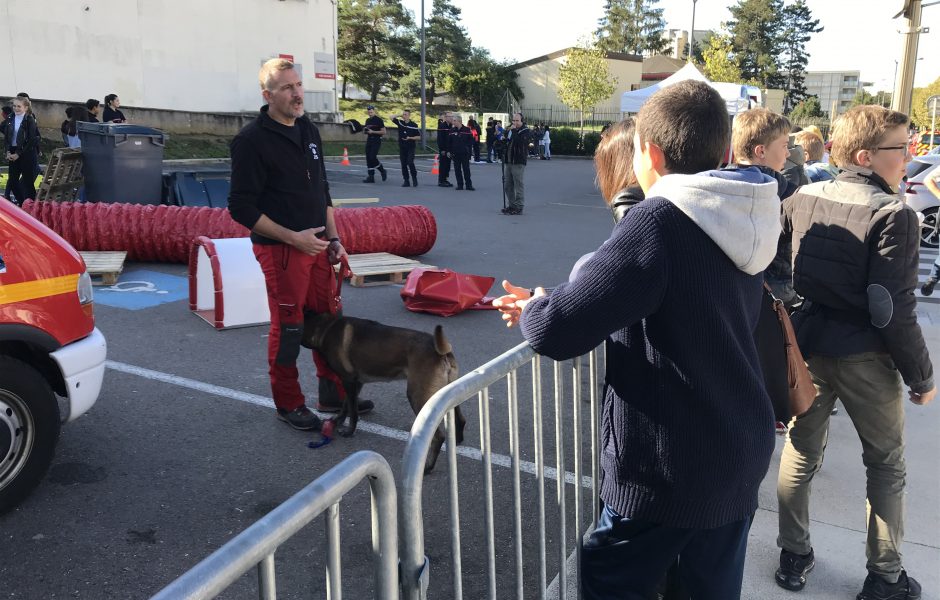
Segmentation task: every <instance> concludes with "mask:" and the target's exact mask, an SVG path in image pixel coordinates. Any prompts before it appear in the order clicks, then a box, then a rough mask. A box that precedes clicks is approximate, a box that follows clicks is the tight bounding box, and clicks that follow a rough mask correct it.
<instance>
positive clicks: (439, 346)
mask: <svg viewBox="0 0 940 600" xmlns="http://www.w3.org/2000/svg"><path fill="white" fill-rule="evenodd" d="M434 350H435V351H436V352H437V353H438V354H440V355H441V356H447V355H448V354H450V353H451V352H453V351H454V349H453V348H452V347H451V345H450V342H448V341H447V338H446V337H444V328H443V327H441V326H440V325H438V326H437V327H435V328H434Z"/></svg>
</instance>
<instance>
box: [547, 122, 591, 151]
mask: <svg viewBox="0 0 940 600" xmlns="http://www.w3.org/2000/svg"><path fill="white" fill-rule="evenodd" d="M600 141H601V134H599V133H597V132H596V131H586V132H584V138H583V139H582V138H581V136H580V134H579V133H578V130H577V129H572V128H571V127H558V128H552V154H553V155H554V154H559V155H563V154H565V155H568V156H594V150H596V149H597V145H598V144H599V143H600Z"/></svg>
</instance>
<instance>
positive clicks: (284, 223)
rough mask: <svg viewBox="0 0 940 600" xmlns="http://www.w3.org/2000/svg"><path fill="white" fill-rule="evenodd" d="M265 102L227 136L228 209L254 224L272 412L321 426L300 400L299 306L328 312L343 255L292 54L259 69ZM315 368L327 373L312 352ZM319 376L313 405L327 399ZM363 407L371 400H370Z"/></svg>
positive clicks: (301, 424)
mask: <svg viewBox="0 0 940 600" xmlns="http://www.w3.org/2000/svg"><path fill="white" fill-rule="evenodd" d="M258 79H259V81H260V83H261V89H262V96H263V97H264V100H265V102H266V103H267V105H266V106H264V107H262V109H261V114H260V115H259V116H258V118H257V119H255V120H254V121H252V122H251V123H249V124H248V125H246V126H245V127H244V128H242V130H241V131H240V132H239V133H238V135H236V136H235V138H234V139H233V140H232V144H231V154H232V189H231V192H230V193H229V212H230V213H231V214H232V218H233V219H234V220H235V221H237V222H238V223H241V224H242V225H244V226H245V227H247V228H248V229H250V230H251V241H252V245H253V248H254V253H255V257H256V258H257V259H258V262H259V263H260V264H261V270H262V272H263V273H264V280H265V285H266V287H267V291H268V307H269V308H270V311H271V330H270V334H269V336H268V365H269V367H270V368H269V371H268V373H269V374H270V376H271V391H272V394H273V396H274V405H275V406H276V407H277V416H278V418H279V419H281V420H282V421H285V422H286V423H287V424H288V425H290V426H291V427H294V428H295V429H318V428H319V427H320V419H319V418H318V417H317V416H316V415H315V414H314V413H313V412H311V411H310V409H308V408H307V407H306V405H305V401H304V395H303V392H301V390H300V384H299V382H298V372H297V364H296V363H297V356H298V355H299V353H300V339H301V335H302V334H303V322H304V312H305V311H312V312H317V313H320V312H327V311H329V310H330V309H331V306H330V302H331V300H332V299H333V298H334V297H335V285H336V279H335V276H334V274H333V268H332V266H331V263H332V264H335V263H337V262H339V261H340V260H341V259H342V258H343V257H344V256H346V250H345V248H343V244H342V243H341V242H340V239H339V235H338V233H337V229H336V222H335V220H334V218H333V201H332V200H331V199H330V189H329V185H328V184H327V181H326V167H325V166H324V163H323V155H322V152H323V144H322V142H321V141H320V132H319V131H317V128H316V127H315V126H314V125H313V123H311V122H310V121H309V119H307V117H306V116H304V92H303V86H302V84H301V80H300V74H299V73H298V72H297V71H296V70H295V69H294V65H293V63H291V62H290V61H288V60H285V59H282V58H273V59H271V60H269V61H267V62H266V63H264V65H263V66H262V67H261V71H260V73H259V74H258ZM314 361H315V362H316V363H317V374H318V376H320V377H329V376H330V375H331V373H330V372H329V371H328V367H327V366H326V363H325V362H324V361H323V360H322V359H321V358H320V357H319V355H318V354H317V353H314ZM323 383H324V381H323V379H321V386H320V402H319V403H318V404H317V409H318V410H325V411H328V412H336V411H338V410H339V402H336V403H335V405H326V404H325V402H326V401H327V398H326V396H327V394H326V393H325V391H326V390H327V386H325V385H323ZM364 403H365V401H360V411H361V410H362V409H363V408H365V409H366V410H370V409H371V408H372V407H371V406H370V405H371V403H368V405H366V406H363V404H364Z"/></svg>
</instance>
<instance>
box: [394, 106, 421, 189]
mask: <svg viewBox="0 0 940 600" xmlns="http://www.w3.org/2000/svg"><path fill="white" fill-rule="evenodd" d="M392 123H394V124H395V126H396V127H398V156H399V158H400V159H401V176H402V178H403V179H404V180H405V182H404V183H403V184H401V187H410V186H411V185H412V184H409V183H408V173H409V172H410V173H411V181H412V182H413V185H414V186H415V187H418V170H417V169H416V168H415V142H417V141H418V140H420V139H421V130H420V129H418V124H417V123H415V122H414V121H412V120H411V111H410V110H407V109H406V110H403V111H402V113H401V116H400V117H394V118H393V119H392Z"/></svg>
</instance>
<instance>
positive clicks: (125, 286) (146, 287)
mask: <svg viewBox="0 0 940 600" xmlns="http://www.w3.org/2000/svg"><path fill="white" fill-rule="evenodd" d="M104 290H106V291H109V292H153V293H156V294H169V293H170V292H169V291H167V290H158V289H157V286H156V285H155V284H154V283H153V282H151V281H120V282H118V283H115V284H114V285H112V286H111V287H106V288H104Z"/></svg>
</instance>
